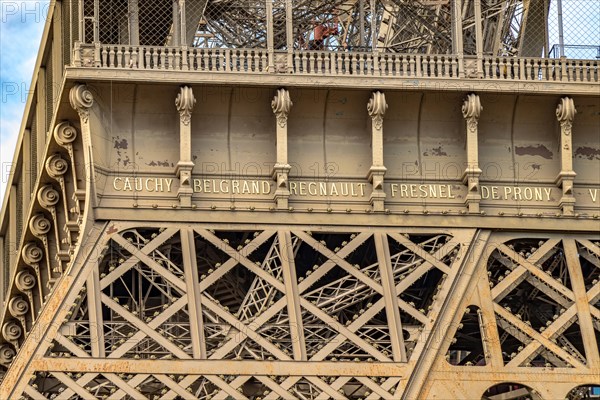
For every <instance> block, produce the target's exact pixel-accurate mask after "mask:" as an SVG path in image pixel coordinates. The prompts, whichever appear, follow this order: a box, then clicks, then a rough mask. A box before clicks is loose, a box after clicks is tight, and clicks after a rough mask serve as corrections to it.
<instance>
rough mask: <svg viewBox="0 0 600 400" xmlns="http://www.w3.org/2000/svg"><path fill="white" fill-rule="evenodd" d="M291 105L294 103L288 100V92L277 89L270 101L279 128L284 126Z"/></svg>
mask: <svg viewBox="0 0 600 400" xmlns="http://www.w3.org/2000/svg"><path fill="white" fill-rule="evenodd" d="M293 105H294V103H292V99H291V98H290V92H289V91H287V90H286V89H283V88H282V89H278V90H277V94H276V95H275V97H273V100H272V101H271V108H272V109H273V113H274V114H275V116H276V117H277V124H279V126H280V127H281V128H283V127H285V126H286V124H287V119H288V115H289V113H290V110H291V109H292V106H293Z"/></svg>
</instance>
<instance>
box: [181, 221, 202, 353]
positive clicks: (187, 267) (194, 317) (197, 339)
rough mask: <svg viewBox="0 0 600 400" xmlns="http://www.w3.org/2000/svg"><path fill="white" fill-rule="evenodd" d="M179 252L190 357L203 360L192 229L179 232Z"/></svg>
mask: <svg viewBox="0 0 600 400" xmlns="http://www.w3.org/2000/svg"><path fill="white" fill-rule="evenodd" d="M181 252H182V255H183V270H184V276H185V284H186V291H187V297H188V312H189V315H190V335H191V337H192V355H193V357H194V358H195V359H205V358H206V341H205V340H204V324H203V321H202V303H201V302H200V286H198V282H200V281H199V279H198V265H197V262H196V247H195V246H194V231H193V230H192V229H189V228H185V229H182V230H181Z"/></svg>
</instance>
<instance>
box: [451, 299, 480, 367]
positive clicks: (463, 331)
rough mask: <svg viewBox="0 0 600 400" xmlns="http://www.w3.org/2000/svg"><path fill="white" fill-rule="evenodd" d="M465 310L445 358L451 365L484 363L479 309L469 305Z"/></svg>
mask: <svg viewBox="0 0 600 400" xmlns="http://www.w3.org/2000/svg"><path fill="white" fill-rule="evenodd" d="M467 310H468V311H466V312H465V313H464V315H463V317H462V319H461V321H460V323H459V325H458V327H457V330H456V334H455V335H454V340H453V341H452V344H451V345H450V348H449V349H448V353H446V358H447V360H448V362H449V363H450V364H452V365H469V366H470V365H485V364H486V362H485V354H484V351H483V342H482V338H481V329H480V326H481V318H480V315H479V313H480V310H479V307H476V306H469V307H468V308H467Z"/></svg>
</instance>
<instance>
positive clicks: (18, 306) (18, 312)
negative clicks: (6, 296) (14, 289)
mask: <svg viewBox="0 0 600 400" xmlns="http://www.w3.org/2000/svg"><path fill="white" fill-rule="evenodd" d="M27 311H29V303H28V302H27V301H26V300H25V299H24V298H23V297H21V296H16V297H13V298H12V299H10V301H9V302H8V312H10V315H12V316H13V317H15V318H18V317H22V316H23V315H25V314H27Z"/></svg>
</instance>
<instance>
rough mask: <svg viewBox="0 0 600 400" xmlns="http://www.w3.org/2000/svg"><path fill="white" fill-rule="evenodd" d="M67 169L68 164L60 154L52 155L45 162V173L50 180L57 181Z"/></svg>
mask: <svg viewBox="0 0 600 400" xmlns="http://www.w3.org/2000/svg"><path fill="white" fill-rule="evenodd" d="M68 169H69V163H68V162H67V160H65V159H64V158H62V156H61V155H60V154H54V155H51V156H50V157H48V160H46V172H48V175H50V177H51V178H52V179H58V178H60V177H61V176H63V175H64V174H65V173H66V172H67V170H68Z"/></svg>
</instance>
